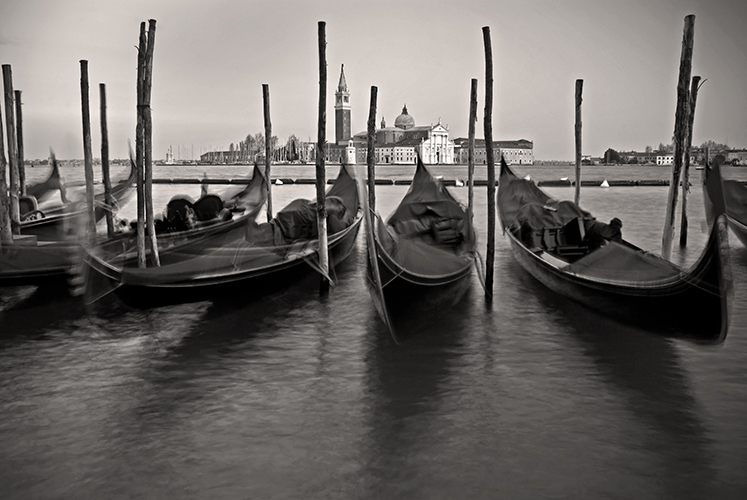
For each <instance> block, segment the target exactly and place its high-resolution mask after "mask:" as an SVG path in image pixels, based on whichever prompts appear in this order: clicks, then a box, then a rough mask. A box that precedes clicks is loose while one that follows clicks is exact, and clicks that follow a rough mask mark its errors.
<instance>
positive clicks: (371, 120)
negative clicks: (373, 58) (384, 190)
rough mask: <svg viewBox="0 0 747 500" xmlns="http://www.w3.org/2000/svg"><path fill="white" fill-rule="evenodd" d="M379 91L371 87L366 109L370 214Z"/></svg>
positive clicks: (373, 204) (373, 203)
mask: <svg viewBox="0 0 747 500" xmlns="http://www.w3.org/2000/svg"><path fill="white" fill-rule="evenodd" d="M378 93H379V89H378V88H377V87H374V86H373V85H372V86H371V104H370V106H369V107H368V135H367V138H368V141H367V144H366V146H367V151H366V153H367V154H366V165H367V166H368V209H369V210H370V211H371V213H372V214H374V213H376V150H375V148H374V140H375V139H376V99H377V97H378Z"/></svg>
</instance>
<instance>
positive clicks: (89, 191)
mask: <svg viewBox="0 0 747 500" xmlns="http://www.w3.org/2000/svg"><path fill="white" fill-rule="evenodd" d="M80 108H81V116H82V118H83V169H84V170H83V171H84V174H85V179H86V244H88V245H91V246H92V245H93V244H94V243H96V217H95V216H94V210H95V207H94V196H93V153H92V151H91V113H90V108H89V102H88V61H86V60H81V61H80Z"/></svg>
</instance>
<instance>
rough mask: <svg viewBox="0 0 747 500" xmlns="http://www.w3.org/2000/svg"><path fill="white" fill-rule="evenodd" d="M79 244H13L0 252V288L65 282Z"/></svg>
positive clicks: (69, 275)
mask: <svg viewBox="0 0 747 500" xmlns="http://www.w3.org/2000/svg"><path fill="white" fill-rule="evenodd" d="M78 250H79V247H78V245H73V244H70V243H67V242H49V243H39V244H38V245H14V246H13V247H10V248H6V249H3V250H2V251H0V287H6V286H26V285H36V286H39V285H50V284H63V283H66V282H67V280H68V279H69V278H70V277H71V275H72V270H73V263H74V262H75V255H76V252H78Z"/></svg>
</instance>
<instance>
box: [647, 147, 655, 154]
mask: <svg viewBox="0 0 747 500" xmlns="http://www.w3.org/2000/svg"><path fill="white" fill-rule="evenodd" d="M653 150H654V148H652V147H651V146H646V153H650V152H652V151H653Z"/></svg>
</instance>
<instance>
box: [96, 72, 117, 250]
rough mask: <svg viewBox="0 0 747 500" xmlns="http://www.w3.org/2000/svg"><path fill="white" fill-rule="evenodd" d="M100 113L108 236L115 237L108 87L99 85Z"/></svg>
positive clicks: (102, 168)
mask: <svg viewBox="0 0 747 500" xmlns="http://www.w3.org/2000/svg"><path fill="white" fill-rule="evenodd" d="M99 111H100V117H101V177H102V179H103V182H104V203H106V207H105V208H104V211H105V216H106V235H107V236H108V237H109V238H111V237H112V236H114V216H113V214H112V210H113V208H114V207H113V205H114V200H113V199H112V180H111V177H110V176H109V128H108V126H107V123H106V85H105V84H103V83H99Z"/></svg>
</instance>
